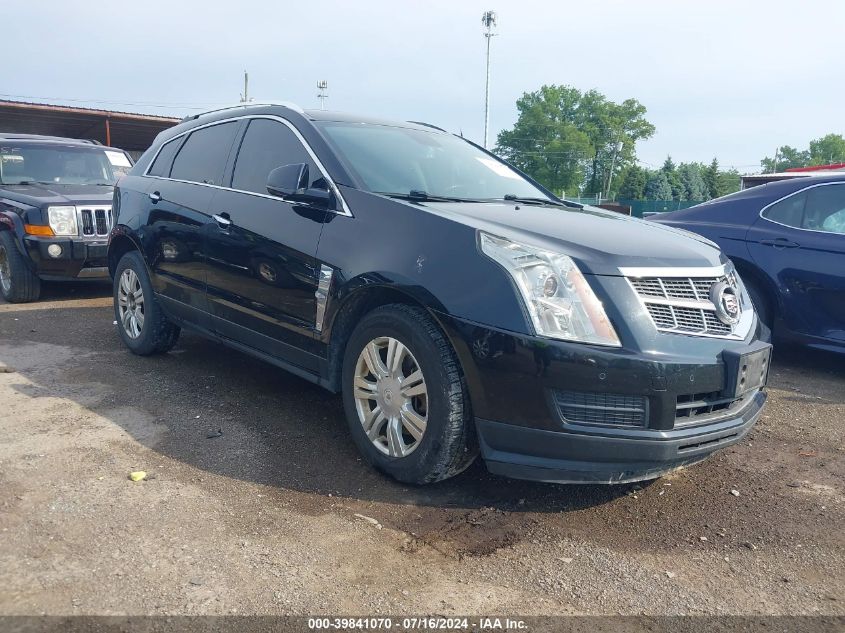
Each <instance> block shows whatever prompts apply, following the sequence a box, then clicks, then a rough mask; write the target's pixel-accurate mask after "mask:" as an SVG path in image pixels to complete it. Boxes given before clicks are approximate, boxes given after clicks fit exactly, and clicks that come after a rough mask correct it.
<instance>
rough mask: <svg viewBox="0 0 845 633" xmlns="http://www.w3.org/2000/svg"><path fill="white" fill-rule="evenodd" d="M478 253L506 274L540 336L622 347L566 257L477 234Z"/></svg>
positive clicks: (595, 298)
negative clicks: (496, 264)
mask: <svg viewBox="0 0 845 633" xmlns="http://www.w3.org/2000/svg"><path fill="white" fill-rule="evenodd" d="M480 237H481V250H482V252H484V254H485V255H487V256H488V257H490V258H492V259H494V260H495V261H497V262H499V263H500V264H501V265H502V266H504V268H505V270H507V271H508V272H509V273H510V275H511V277H512V278H513V280H514V282H515V283H516V287H517V288H518V289H519V293H520V295H521V296H522V299H523V301H524V302H525V306H526V308H528V314H529V315H530V317H531V323H532V325H533V326H534V330H535V331H536V333H537V334H539V335H540V336H548V337H549V338H555V339H561V340H565V341H579V342H581V343H594V344H596V345H612V346H614V347H620V346H621V343H620V342H619V337H618V336H617V335H616V330H614V329H613V325H612V324H611V323H610V319H608V318H607V314H606V313H605V311H604V306H602V304H601V301H599V299H598V297H596V295H595V293H594V292H593V289H592V288H591V287H590V285H589V284H588V283H587V280H586V279H585V278H584V275H582V274H581V271H580V270H578V266H576V265H575V262H573V261H572V259H571V258H570V257H568V256H566V255H563V254H561V253H555V252H552V251H546V250H543V249H541V248H537V247H534V246H528V245H527V244H520V243H518V242H512V241H510V240H507V239H505V238H501V237H495V236H493V235H490V234H488V233H483V232H482V233H480Z"/></svg>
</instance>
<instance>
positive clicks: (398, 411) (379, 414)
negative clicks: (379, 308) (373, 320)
mask: <svg viewBox="0 0 845 633" xmlns="http://www.w3.org/2000/svg"><path fill="white" fill-rule="evenodd" d="M355 409H356V411H357V412H358V420H359V422H360V423H361V426H362V427H363V428H364V433H366V434H367V437H368V438H369V439H370V441H371V442H372V443H373V445H374V446H375V447H376V448H377V449H378V450H379V451H380V452H382V453H384V454H385V455H389V456H391V457H405V456H407V455H410V454H411V453H413V452H414V450H415V449H416V448H417V446H419V443H420V441H421V440H422V438H423V435H424V434H425V429H426V426H427V425H428V391H427V389H426V385H425V377H424V376H423V372H422V369H420V366H419V364H418V363H417V359H416V358H414V355H413V354H411V352H410V350H409V349H408V348H407V347H405V345H403V344H402V343H400V342H399V341H398V340H396V339H395V338H392V337H379V338H376V339H373V340H372V341H370V342H369V343H368V344H367V345H366V346H365V347H364V349H363V350H362V351H361V354H360V355H359V356H358V362H357V363H356V366H355Z"/></svg>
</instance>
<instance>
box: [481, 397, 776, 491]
mask: <svg viewBox="0 0 845 633" xmlns="http://www.w3.org/2000/svg"><path fill="white" fill-rule="evenodd" d="M765 400H766V395H765V393H763V392H762V391H761V392H758V393H757V394H756V395H755V396H754V399H753V401H752V402H751V403H749V405H748V406H747V407H746V408H745V410H744V411H743V412H742V413H741V414H740V415H737V416H736V417H731V418H728V419H723V420H720V421H719V422H717V423H713V424H708V425H702V426H698V427H692V428H681V429H677V430H672V431H658V432H649V431H648V430H645V429H644V430H642V431H641V432H640V433H639V434H628V435H613V434H607V430H606V429H605V430H604V433H603V434H585V433H570V432H556V431H543V430H540V429H531V428H526V427H521V426H515V425H512V424H503V423H501V422H492V421H490V420H482V419H476V429H477V430H478V437H479V442H480V444H481V454H482V456H483V457H484V460H485V462H486V463H487V469H488V470H489V471H490V472H491V473H495V474H497V475H504V476H506V477H513V478H515V479H531V480H534V481H544V482H552V483H602V484H620V483H627V482H632V481H642V480H645V479H654V478H656V477H660V476H662V475H665V474H667V473H669V472H672V471H673V470H676V469H678V468H681V467H683V466H689V465H690V464H694V463H696V462H699V461H701V460H702V459H704V458H706V457H707V456H708V455H710V454H711V453H712V452H713V451H716V450H719V449H721V448H725V447H726V446H730V445H731V444H735V443H736V442H739V441H740V440H741V439H742V438H743V437H744V436H745V434H746V433H748V431H749V430H750V429H751V427H753V426H754V424H755V423H756V422H757V419H758V418H759V417H760V413H761V411H762V408H763V403H764V402H765Z"/></svg>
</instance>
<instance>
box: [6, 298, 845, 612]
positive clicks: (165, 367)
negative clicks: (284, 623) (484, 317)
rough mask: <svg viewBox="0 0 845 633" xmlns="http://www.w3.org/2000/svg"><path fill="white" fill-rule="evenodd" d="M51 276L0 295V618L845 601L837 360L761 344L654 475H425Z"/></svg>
mask: <svg viewBox="0 0 845 633" xmlns="http://www.w3.org/2000/svg"><path fill="white" fill-rule="evenodd" d="M44 295H45V296H44V298H43V299H42V301H40V302H39V303H35V304H28V305H17V306H15V305H9V304H4V303H2V300H0V364H5V365H6V366H7V367H8V371H7V372H6V373H0V587H2V589H0V614H6V615H8V614H32V615H38V614H230V613H238V614H280V613H285V614H337V613H344V614H361V615H377V614H417V615H422V614H444V615H448V614H484V613H487V614H490V613H496V614H508V613H513V614H522V615H530V614H743V615H751V614H827V615H842V614H845V571H843V570H845V548H843V545H845V530H843V526H845V503H843V498H845V497H843V493H844V492H845V489H844V487H843V484H845V479H843V476H845V459H843V458H845V361H843V359H842V358H837V357H835V356H828V355H821V354H815V353H810V352H807V351H800V350H799V351H796V350H786V349H783V350H781V349H777V350H776V353H775V364H774V366H773V369H772V375H771V388H770V391H769V393H770V401H769V405H768V408H767V410H766V411H765V416H764V418H763V419H762V420H761V421H760V423H759V424H758V425H757V427H756V429H755V430H754V431H753V432H752V433H751V434H750V436H749V437H748V438H747V439H746V440H745V441H744V442H743V443H742V444H741V445H737V446H735V447H732V448H730V449H728V450H726V451H723V452H721V453H719V454H717V455H715V456H713V457H712V458H711V459H709V460H708V461H706V462H704V463H702V464H699V465H696V466H694V467H691V468H689V469H687V470H684V471H681V472H679V473H677V474H675V475H673V476H671V477H669V478H665V479H660V480H657V481H655V482H652V483H650V484H646V485H642V486H635V485H628V486H618V487H603V486H580V487H579V486H553V485H547V484H532V483H526V482H519V481H511V480H506V479H501V478H497V477H494V476H492V475H489V474H488V473H487V472H486V470H485V469H484V467H483V464H481V463H480V462H477V463H476V464H475V465H474V466H473V467H471V468H470V469H469V470H468V471H467V472H465V473H463V474H462V475H461V476H459V477H457V478H455V479H453V480H451V481H448V482H444V483H441V484H438V485H434V486H429V487H424V488H415V487H408V486H403V485H399V484H396V483H394V482H392V481H389V480H387V479H385V478H384V477H382V476H380V475H379V474H377V473H375V472H374V471H372V470H370V469H369V468H368V467H367V466H366V465H364V464H363V463H362V462H361V461H360V459H359V458H358V456H357V454H356V452H355V450H354V448H353V446H352V443H351V441H350V439H349V437H348V435H347V430H346V428H345V421H344V417H343V412H342V407H341V402H340V399H339V397H337V396H333V395H330V394H328V393H326V392H324V391H322V390H321V389H319V388H318V387H315V386H313V385H311V384H309V383H306V382H305V381H303V380H300V379H298V378H296V377H294V376H292V375H290V374H287V373H285V372H284V371H282V370H280V369H276V368H274V367H271V366H269V365H266V364H263V363H261V362H259V361H256V360H253V359H251V358H249V357H247V356H244V355H241V354H239V353H235V352H232V351H229V350H227V349H226V348H224V347H222V346H220V345H218V344H216V343H212V342H209V341H206V340H204V339H202V338H199V337H197V336H194V335H190V334H188V335H183V338H182V339H181V341H180V343H179V344H178V346H177V347H176V349H175V350H174V351H173V352H171V353H170V354H168V355H165V356H159V357H155V358H139V357H136V356H133V355H132V354H130V353H129V352H128V351H127V350H126V349H125V348H124V347H123V345H122V344H121V343H120V341H119V340H118V338H117V334H116V332H115V331H114V326H113V324H112V321H113V314H112V311H111V298H110V291H109V288H108V286H103V285H99V284H92V285H83V284H72V285H50V286H47V287H46V288H45V293H44ZM221 433H222V434H221ZM210 435H212V436H216V437H209V436H210ZM135 470H144V471H146V472H147V473H149V476H148V479H147V480H146V481H141V482H138V483H133V482H132V481H130V480H129V479H128V474H129V472H131V471H135ZM732 490H736V491H738V492H739V495H738V496H735V495H733V494H732V493H731V491H732Z"/></svg>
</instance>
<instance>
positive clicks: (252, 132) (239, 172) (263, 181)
mask: <svg viewBox="0 0 845 633" xmlns="http://www.w3.org/2000/svg"><path fill="white" fill-rule="evenodd" d="M296 163H305V164H306V165H308V174H309V177H310V179H311V183H310V184H311V186H312V187H315V188H320V189H327V188H328V185H327V183H326V181H325V179H324V178H323V174H322V173H321V172H320V170H319V169H318V167H317V165H316V164H314V161H313V160H312V159H311V156H310V154H308V150H306V149H305V147H304V146H303V145H302V143H301V142H300V140H299V139H298V138H297V136H296V134H294V133H293V131H291V129H290V128H289V127H287V126H286V125H284V124H282V123H279V122H278V121H273V120H270V119H253V120H252V121H250V123H249V127H248V128H247V130H246V134H245V135H244V139H243V141H242V142H241V148H240V151H239V152H238V158H237V161H236V162H235V170H234V173H233V174H232V188H233V189H240V190H241V191H252V192H255V193H262V194H266V193H267V176H268V175H269V174H270V172H271V171H273V170H274V169H276V167H282V166H284V165H292V164H296Z"/></svg>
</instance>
